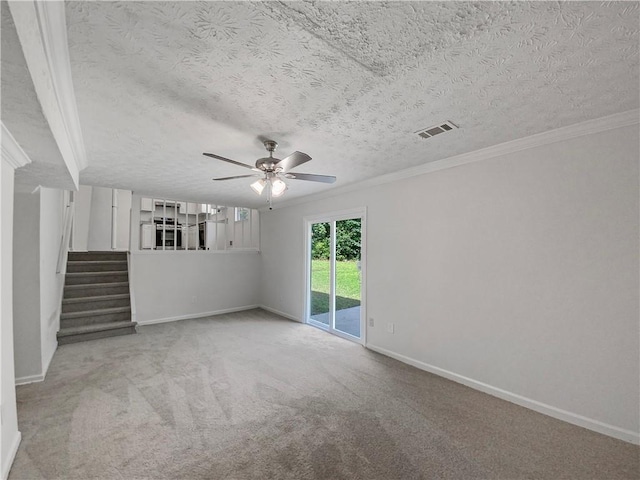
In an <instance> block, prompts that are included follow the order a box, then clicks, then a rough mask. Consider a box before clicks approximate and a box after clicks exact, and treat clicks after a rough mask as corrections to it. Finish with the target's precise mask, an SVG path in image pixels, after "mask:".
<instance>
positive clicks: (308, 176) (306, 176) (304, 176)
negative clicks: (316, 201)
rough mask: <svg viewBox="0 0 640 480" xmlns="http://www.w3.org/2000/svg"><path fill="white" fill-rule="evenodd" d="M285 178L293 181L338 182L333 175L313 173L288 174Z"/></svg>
mask: <svg viewBox="0 0 640 480" xmlns="http://www.w3.org/2000/svg"><path fill="white" fill-rule="evenodd" d="M285 177H286V178H291V179H292V180H308V181H310V182H322V183H335V181H336V177H334V176H333V175H315V174H313V173H287V174H286V175H285Z"/></svg>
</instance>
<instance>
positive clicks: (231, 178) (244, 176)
mask: <svg viewBox="0 0 640 480" xmlns="http://www.w3.org/2000/svg"><path fill="white" fill-rule="evenodd" d="M259 176H260V175H236V176H234V177H221V178H212V180H215V181H220V180H233V179H235V178H247V177H259Z"/></svg>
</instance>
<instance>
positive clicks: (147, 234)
mask: <svg viewBox="0 0 640 480" xmlns="http://www.w3.org/2000/svg"><path fill="white" fill-rule="evenodd" d="M154 232H155V225H140V248H141V249H142V250H144V249H152V248H153V247H154V246H155V245H154V243H155V242H154V241H153V240H154V238H153V234H154Z"/></svg>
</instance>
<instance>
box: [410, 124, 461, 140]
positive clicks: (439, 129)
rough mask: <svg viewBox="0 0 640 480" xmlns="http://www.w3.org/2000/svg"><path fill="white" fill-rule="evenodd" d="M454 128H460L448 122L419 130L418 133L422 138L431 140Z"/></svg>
mask: <svg viewBox="0 0 640 480" xmlns="http://www.w3.org/2000/svg"><path fill="white" fill-rule="evenodd" d="M454 128H458V126H457V125H456V124H454V123H452V122H450V121H446V122H444V123H442V124H440V125H434V126H433V127H427V128H423V129H422V130H418V131H417V132H416V133H417V134H418V135H419V136H420V137H422V138H431V137H434V136H436V135H438V134H440V133H444V132H448V131H449V130H453V129H454Z"/></svg>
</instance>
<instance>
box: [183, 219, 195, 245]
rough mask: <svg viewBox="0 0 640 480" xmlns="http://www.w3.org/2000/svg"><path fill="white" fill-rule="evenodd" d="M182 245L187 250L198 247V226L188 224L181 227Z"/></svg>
mask: <svg viewBox="0 0 640 480" xmlns="http://www.w3.org/2000/svg"><path fill="white" fill-rule="evenodd" d="M182 247H183V248H185V249H188V250H197V249H198V226H197V225H189V226H188V227H186V228H183V229H182Z"/></svg>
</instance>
